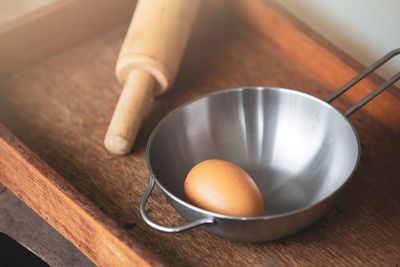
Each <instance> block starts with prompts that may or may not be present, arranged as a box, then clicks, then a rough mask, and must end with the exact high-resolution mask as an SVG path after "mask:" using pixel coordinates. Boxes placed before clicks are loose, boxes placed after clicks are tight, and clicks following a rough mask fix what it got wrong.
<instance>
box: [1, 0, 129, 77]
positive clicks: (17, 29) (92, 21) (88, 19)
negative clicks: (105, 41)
mask: <svg viewBox="0 0 400 267" xmlns="http://www.w3.org/2000/svg"><path fill="white" fill-rule="evenodd" d="M135 3H136V1H134V0H114V1H109V0H85V1H80V0H35V1H22V0H16V1H12V0H4V1H1V4H0V17H2V19H0V78H1V77H6V76H8V75H11V74H14V73H16V72H17V71H18V70H21V69H23V68H25V67H27V66H29V65H30V64H33V63H35V62H38V61H39V60H41V59H44V58H46V57H48V56H50V55H52V54H54V53H57V52H61V51H63V50H65V49H68V48H71V47H73V46H74V45H77V44H79V43H81V42H83V41H87V40H90V39H91V38H93V37H94V36H96V35H98V34H99V33H101V32H103V31H106V30H109V29H111V28H112V27H115V26H116V25H119V24H121V23H124V22H126V23H127V22H128V21H129V19H130V18H131V16H132V12H133V10H134V7H135ZM3 6H4V7H5V8H1V7H3Z"/></svg>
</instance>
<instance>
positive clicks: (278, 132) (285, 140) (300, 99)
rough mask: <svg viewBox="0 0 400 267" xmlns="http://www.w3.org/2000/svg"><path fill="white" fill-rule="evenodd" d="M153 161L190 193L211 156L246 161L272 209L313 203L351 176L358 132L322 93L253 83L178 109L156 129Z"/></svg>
mask: <svg viewBox="0 0 400 267" xmlns="http://www.w3.org/2000/svg"><path fill="white" fill-rule="evenodd" d="M147 153H148V165H149V169H150V171H151V172H152V173H153V175H154V176H155V178H156V180H157V181H158V183H160V184H161V186H162V187H163V188H164V189H166V190H167V191H168V192H169V193H171V194H173V195H175V196H176V197H178V198H180V199H182V200H184V201H185V196H184V192H183V182H184V180H185V177H186V175H187V173H188V172H189V170H190V169H191V168H192V167H193V166H194V165H196V164H197V163H199V162H200V161H203V160H206V159H224V160H228V161H231V162H234V163H236V164H238V165H239V166H241V167H242V168H243V169H245V170H246V171H247V172H248V173H249V174H250V176H251V177H252V178H253V180H254V181H255V182H256V184H257V185H258V187H259V189H260V191H261V193H262V195H263V198H264V202H265V215H276V214H282V213H286V212H292V211H295V210H297V209H301V208H305V207H307V206H309V205H312V204H314V203H316V202H319V201H321V200H323V199H324V198H326V197H329V196H330V195H331V194H332V193H334V192H335V191H336V190H337V189H338V188H339V187H340V186H341V185H343V184H344V183H345V182H346V181H347V179H348V178H349V177H350V176H351V174H352V172H353V170H354V168H355V166H356V165H357V160H358V153H359V147H358V139H357V135H356V133H355V132H354V130H353V128H352V127H351V125H350V123H349V122H348V121H347V120H346V119H345V118H344V117H343V116H342V114H341V113H339V112H338V111H337V110H336V109H334V108H332V107H331V106H330V105H328V104H326V103H325V102H323V101H322V100H319V99H317V98H314V97H312V96H309V95H307V94H303V93H299V92H296V91H293V90H288V89H279V88H246V89H232V90H226V91H222V92H218V93H214V94H211V95H207V96H205V97H202V98H200V99H198V100H196V101H194V102H191V103H189V104H187V105H184V106H183V107H181V108H178V109H176V110H175V111H173V112H172V113H170V114H169V115H168V116H167V117H166V118H164V119H163V120H162V121H161V123H160V124H159V125H158V126H157V128H156V129H155V130H154V132H153V134H152V136H151V137H150V140H149V144H148V151H147Z"/></svg>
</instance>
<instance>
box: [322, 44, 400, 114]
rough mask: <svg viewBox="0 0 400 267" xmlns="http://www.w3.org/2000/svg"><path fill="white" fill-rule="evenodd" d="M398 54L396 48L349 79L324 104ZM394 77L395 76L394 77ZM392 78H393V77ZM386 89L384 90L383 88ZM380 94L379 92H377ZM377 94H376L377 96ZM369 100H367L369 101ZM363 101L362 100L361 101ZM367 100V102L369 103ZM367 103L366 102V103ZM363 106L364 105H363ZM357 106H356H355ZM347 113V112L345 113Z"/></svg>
mask: <svg viewBox="0 0 400 267" xmlns="http://www.w3.org/2000/svg"><path fill="white" fill-rule="evenodd" d="M398 54H400V48H397V49H395V50H392V51H391V52H389V53H388V54H386V55H385V56H384V57H382V58H381V59H379V60H378V61H377V62H375V63H374V64H372V65H371V66H370V67H369V68H367V69H366V70H364V71H363V72H361V73H360V74H358V75H357V76H356V77H354V78H353V79H351V80H350V81H348V82H347V83H346V84H344V85H343V86H342V87H341V88H339V90H337V91H336V92H334V93H333V94H332V95H331V96H329V97H328V98H327V100H326V102H328V103H330V102H332V101H333V100H335V99H336V98H338V97H339V96H341V95H342V94H343V93H345V92H346V91H347V90H349V89H350V88H351V87H353V86H354V85H355V84H357V83H358V82H359V81H361V80H362V79H364V78H365V77H366V76H368V75H369V74H371V73H372V72H373V71H375V70H376V69H378V68H379V67H380V66H382V65H383V64H384V63H385V62H386V61H388V60H390V59H391V58H392V57H394V56H396V55H398ZM395 76H396V75H395ZM393 77H394V76H393ZM385 89H386V88H385ZM383 90H384V89H383ZM383 90H382V91H383ZM379 93H380V92H379ZM379 93H378V94H379ZM376 95H377V94H374V95H373V96H372V97H371V99H372V98H373V97H374V96H376ZM371 99H369V100H371ZM363 100H364V99H363ZM369 100H368V101H369ZM368 101H367V102H368ZM364 104H365V103H364ZM356 105H357V104H356ZM346 113H347V112H346Z"/></svg>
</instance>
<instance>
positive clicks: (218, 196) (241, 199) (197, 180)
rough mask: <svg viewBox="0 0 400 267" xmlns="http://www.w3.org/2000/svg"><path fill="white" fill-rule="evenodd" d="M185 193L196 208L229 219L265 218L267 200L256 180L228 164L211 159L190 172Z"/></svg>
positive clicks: (185, 185)
mask: <svg viewBox="0 0 400 267" xmlns="http://www.w3.org/2000/svg"><path fill="white" fill-rule="evenodd" d="M184 191H185V195H186V197H187V199H188V200H189V201H190V202H191V203H192V204H193V205H195V206H197V207H199V208H202V209H205V210H208V211H212V212H215V213H219V214H223V215H229V216H241V217H249V216H262V215H263V214H264V201H263V198H262V195H261V193H260V190H259V189H258V187H257V185H256V184H255V183H254V181H253V179H251V177H250V176H249V175H248V174H247V172H246V171H244V170H243V169H242V168H240V167H239V166H237V165H236V164H233V163H231V162H228V161H224V160H218V159H211V160H205V161H202V162H200V163H199V164H197V165H196V166H194V167H193V168H192V169H191V170H190V172H189V173H188V175H187V177H186V179H185V183H184Z"/></svg>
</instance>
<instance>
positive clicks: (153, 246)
mask: <svg viewBox="0 0 400 267" xmlns="http://www.w3.org/2000/svg"><path fill="white" fill-rule="evenodd" d="M244 2H246V3H253V1H246V0H244ZM262 3H263V4H262V5H259V6H257V7H258V8H259V9H262V10H264V11H265V10H267V11H268V12H270V13H269V14H270V15H271V16H266V17H264V18H263V19H264V20H265V21H267V22H268V23H270V25H271V27H273V28H274V33H275V34H276V36H275V38H274V39H272V38H270V37H268V36H266V35H260V34H259V32H258V31H253V29H254V28H253V26H252V24H247V23H243V22H244V20H243V17H242V15H243V14H244V13H242V12H244V11H245V9H244V8H243V7H242V8H239V9H237V10H236V11H235V12H238V13H237V14H239V17H238V16H237V15H236V14H235V13H232V10H231V9H230V8H229V6H227V5H224V4H221V3H220V2H218V1H212V0H210V1H202V5H201V9H200V10H199V14H201V15H200V16H199V17H198V19H197V20H196V23H195V25H194V28H193V34H192V35H191V38H190V40H189V43H188V47H187V50H186V51H187V53H186V54H185V56H184V58H183V61H182V66H181V68H180V72H179V74H178V77H177V79H176V82H175V84H174V86H173V87H172V88H171V90H169V91H168V92H167V93H166V94H164V95H162V96H160V97H159V98H158V100H157V101H155V102H154V105H152V107H151V108H150V109H149V112H148V114H147V115H146V116H145V119H144V120H143V124H142V127H141V129H140V131H139V133H138V138H137V140H136V143H135V146H134V148H133V152H132V154H130V155H129V156H127V157H109V156H108V154H107V153H106V151H105V150H104V147H103V144H102V139H103V136H104V134H105V130H104V129H105V128H106V126H107V123H108V120H109V118H110V114H111V113H112V111H113V107H114V103H115V102H116V101H117V98H118V95H119V93H120V85H119V84H118V81H117V80H116V79H115V76H114V74H113V67H114V63H115V58H116V57H117V56H118V52H119V49H120V47H121V44H122V41H123V38H124V36H125V33H126V30H127V28H126V26H127V25H126V26H125V27H121V28H116V29H114V30H113V31H110V32H107V33H104V34H103V35H101V36H100V37H98V38H96V39H94V40H92V41H90V42H87V43H85V44H82V45H81V46H79V47H76V48H74V49H71V50H70V51H68V52H65V53H62V54H59V55H57V56H54V57H52V58H50V59H49V60H46V61H43V62H41V63H40V64H37V65H36V66H34V67H31V68H29V69H26V70H24V71H21V72H19V73H18V75H15V76H12V77H9V78H7V79H5V80H3V81H2V82H1V87H0V88H1V90H0V121H1V122H2V123H4V124H5V125H6V126H7V128H8V129H10V130H11V131H12V133H13V134H15V135H16V136H18V138H19V139H20V140H21V141H22V142H24V143H25V144H27V145H28V146H29V147H30V149H32V150H33V151H35V153H36V154H37V155H38V156H39V157H40V158H41V159H42V160H44V161H45V162H47V163H48V164H49V165H50V166H51V167H52V168H53V169H55V170H56V171H57V172H58V173H59V174H60V175H57V174H55V172H54V171H52V169H51V168H49V167H48V166H47V165H45V164H44V163H43V162H41V161H40V160H39V159H38V158H37V157H36V156H34V155H33V154H32V153H30V152H29V151H28V150H27V149H26V148H21V145H20V143H19V142H17V141H15V140H14V139H10V137H9V135H10V134H9V133H8V132H7V131H5V130H4V129H2V130H1V132H2V135H1V138H0V140H1V141H0V144H1V145H0V180H1V181H2V182H4V183H5V184H7V186H9V188H10V190H12V191H13V192H15V193H16V194H17V195H18V196H19V197H20V198H21V199H23V200H24V201H25V202H26V203H27V204H28V205H29V206H30V207H32V208H33V209H34V210H35V211H36V212H38V213H39V214H40V215H41V216H42V217H44V218H45V219H46V220H47V221H49V222H51V223H50V224H52V225H53V226H54V227H55V228H56V229H57V230H58V231H60V232H61V233H62V234H63V235H64V236H66V237H67V239H69V240H71V241H72V243H73V244H75V246H77V247H78V248H80V249H81V250H82V251H84V252H85V254H86V255H88V256H89V257H90V258H91V259H93V261H94V262H96V263H97V264H100V265H102V263H103V264H104V263H109V262H108V261H106V260H107V259H103V258H102V256H101V255H97V254H98V253H99V251H101V252H102V253H104V254H107V255H108V253H110V252H107V251H106V250H102V248H104V246H103V247H102V246H100V247H99V244H98V243H96V244H95V243H94V242H92V239H94V240H95V241H96V240H97V239H96V237H97V236H100V237H101V238H102V239H103V240H104V242H106V244H112V247H113V248H114V249H115V250H114V251H119V252H120V253H122V255H131V258H130V259H131V260H132V262H135V260H136V256H134V255H137V256H140V257H142V258H143V259H145V260H146V261H152V260H153V259H154V257H153V256H148V254H143V253H141V251H144V249H143V248H142V246H139V247H140V248H139V249H138V248H137V247H136V246H135V245H129V246H125V245H123V244H126V243H125V242H128V241H129V242H133V241H132V240H137V241H135V242H138V243H142V244H143V246H146V247H147V248H148V249H150V250H151V251H153V252H154V253H157V254H159V255H161V257H163V258H164V259H165V260H166V261H167V263H169V264H170V265H172V266H327V265H330V266H360V265H362V266H396V264H399V262H400V254H399V253H398V251H399V247H400V228H399V225H400V215H399V214H400V195H399V193H398V188H400V179H397V178H398V177H399V176H400V155H399V153H398V151H400V139H399V134H400V113H399V112H397V109H398V105H393V103H396V101H398V99H399V98H398V96H397V93H395V92H393V89H390V91H388V92H385V93H384V95H382V96H379V97H378V98H377V99H376V100H374V101H373V102H371V103H369V104H368V106H367V107H368V108H367V109H363V110H361V111H359V112H358V113H356V114H355V115H354V116H352V117H351V121H352V123H353V125H354V127H355V128H356V130H357V131H358V133H359V136H360V140H361V146H362V156H361V162H360V165H359V167H358V169H357V172H356V173H355V175H354V176H353V178H352V179H351V180H350V182H349V183H348V184H347V185H346V187H345V188H344V190H343V191H342V192H341V193H340V195H339V199H338V202H337V204H336V205H335V206H334V207H333V209H332V210H330V211H329V212H328V213H327V214H326V215H325V216H324V217H323V218H322V219H321V220H320V221H318V222H317V223H316V224H314V225H313V226H311V227H310V228H309V229H307V230H305V231H303V232H301V233H299V234H296V235H294V236H292V237H289V238H286V239H284V240H279V241H276V242H269V243H262V244H248V243H235V242H230V241H227V240H222V239H220V238H217V237H214V236H212V235H209V234H207V233H205V232H203V231H201V230H193V231H189V232H186V233H183V234H165V233H160V232H158V231H156V230H153V229H151V228H150V227H148V226H147V225H145V223H144V222H143V221H142V220H141V219H140V216H139V210H138V203H139V198H140V197H141V195H142V193H143V191H144V189H145V184H146V180H147V179H146V178H147V174H148V172H147V167H146V163H145V147H146V142H147V139H148V137H149V135H150V133H151V131H152V130H153V129H154V127H155V125H156V124H157V123H158V122H159V121H160V120H161V119H162V118H163V117H164V116H165V115H166V114H167V113H168V112H170V111H171V110H172V109H174V108H176V107H177V106H179V105H181V104H183V103H185V102H186V101H189V100H191V99H193V98H195V97H198V96H201V95H204V94H205V93H209V92H213V91H216V90H220V89H225V88H232V87H238V86H247V85H265V86H281V87H287V88H296V89H298V90H299V91H303V92H307V93H310V94H312V95H315V96H317V97H320V98H325V97H327V96H328V95H329V94H330V93H331V92H332V91H333V90H334V89H333V88H332V86H330V85H329V84H328V83H327V82H326V81H325V80H322V79H321V78H320V77H322V76H319V75H322V73H323V72H328V73H330V74H331V79H343V78H342V76H341V75H342V73H341V72H335V70H336V67H334V68H333V67H332V68H333V69H331V66H330V65H328V66H327V67H324V68H322V67H321V68H319V71H318V69H317V68H316V69H315V73H314V72H311V71H310V70H309V69H308V68H305V67H304V66H303V64H305V63H304V62H303V61H304V60H306V59H308V58H309V57H312V56H313V55H314V51H313V50H307V49H304V50H298V53H302V56H297V57H296V59H294V57H293V54H291V53H288V52H287V51H286V50H282V49H281V45H279V44H277V41H276V40H277V39H279V38H278V37H277V36H278V34H279V33H281V34H282V37H281V38H286V39H287V40H288V42H291V43H292V44H296V42H297V41H299V40H298V39H297V38H295V39H293V40H291V39H290V36H298V34H302V36H312V38H311V39H308V38H304V39H301V42H303V43H302V44H301V45H302V46H304V47H307V42H311V41H310V40H312V42H311V43H309V44H308V45H310V46H311V45H316V44H320V45H321V46H323V47H324V49H326V50H327V51H329V53H330V54H331V55H334V56H335V58H336V60H339V59H340V60H341V61H340V62H342V63H341V64H345V65H346V66H349V68H352V69H353V70H354V71H358V70H359V69H360V66H359V65H358V64H356V63H354V62H353V61H352V60H351V58H349V57H348V56H345V55H344V54H342V53H338V52H337V51H336V50H335V49H333V48H332V49H331V48H330V46H329V45H327V44H326V43H325V42H324V41H323V40H320V39H317V38H315V37H316V36H315V35H314V34H313V32H312V31H309V30H308V29H307V28H306V27H304V26H303V25H302V24H299V23H298V22H292V18H291V17H290V16H288V15H287V14H285V13H282V11H281V10H280V9H279V8H276V7H275V6H274V5H270V4H267V5H264V2H262ZM250 5H253V4H250ZM254 12H255V11H254ZM246 14H248V15H250V14H249V13H246ZM254 14H255V13H254ZM261 14H264V13H261ZM257 18H261V17H257ZM283 22H285V23H283ZM288 25H290V29H291V31H290V32H289V33H288V32H286V31H285V29H287V28H286V26H288ZM273 40H275V41H273ZM315 40H318V42H316V41H315ZM316 55H318V56H319V57H321V59H320V60H323V58H324V55H325V54H324V53H322V54H316ZM343 62H344V63H343ZM347 64H350V65H347ZM335 77H336V78H335ZM372 80H373V81H375V78H374V79H372ZM378 80H379V79H378ZM378 80H377V81H378ZM356 91H357V90H356ZM357 94H358V92H355V91H352V92H350V93H349V94H346V95H345V96H344V98H343V99H342V100H340V101H338V103H335V105H336V106H337V107H338V108H339V109H341V110H344V109H345V108H346V107H348V106H349V105H350V104H351V103H353V98H355V97H356V95H357ZM383 111H387V112H388V113H390V114H385V112H383ZM78 137H79V138H78ZM10 143H11V145H10ZM15 144H18V145H15ZM21 158H23V159H24V161H22V162H21V160H20V159H21ZM26 161H27V162H28V163H29V162H31V163H32V162H33V163H34V164H33V166H37V164H39V166H41V167H40V168H38V167H36V169H35V168H34V167H29V168H28V167H26V166H31V165H32V164H28V165H26V164H25V163H24V162H26ZM5 170H6V171H5ZM38 170H41V171H38ZM61 176H62V177H64V178H62V177H61ZM36 182H37V185H35V184H36ZM69 184H70V185H72V186H70V185H69ZM77 191H79V192H77ZM38 192H39V194H38ZM44 196H45V197H44ZM48 199H51V200H52V201H51V202H50V201H47V200H48ZM83 200H85V201H83ZM53 203H56V204H53ZM148 207H149V208H150V211H149V212H150V215H151V216H152V218H154V219H155V220H157V221H159V222H160V223H162V224H165V225H177V224H180V223H182V222H183V219H182V218H180V217H179V215H177V214H176V212H175V211H174V209H173V208H172V207H171V206H170V205H169V204H168V203H167V202H166V200H165V198H164V197H163V196H162V194H161V193H160V191H158V190H156V191H155V192H154V194H153V195H152V197H151V199H150V201H149V205H148ZM54 209H55V210H57V212H54V211H52V210H54ZM99 209H101V210H102V212H100V211H99ZM82 211H85V212H86V214H89V215H90V214H91V216H83V215H82V214H83V213H81V212H82ZM59 214H62V215H59ZM104 214H107V215H106V216H105V215H104ZM60 216H62V217H60ZM73 218H79V219H74V220H72V222H71V219H73ZM107 218H111V220H109V219H107ZM76 221H79V225H78V224H75V222H76ZM86 229H89V230H86ZM91 229H95V231H92V230H91ZM96 229H97V230H96ZM123 229H124V230H123ZM103 231H106V232H107V233H108V234H104V233H103ZM96 242H97V241H96ZM115 244H117V245H115ZM118 244H119V245H118ZM129 244H131V243H129ZM135 244H136V243H135ZM95 247H96V250H95ZM127 251H130V253H131V254H127ZM109 257H112V254H111V256H109ZM131 265H132V264H131Z"/></svg>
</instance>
